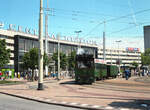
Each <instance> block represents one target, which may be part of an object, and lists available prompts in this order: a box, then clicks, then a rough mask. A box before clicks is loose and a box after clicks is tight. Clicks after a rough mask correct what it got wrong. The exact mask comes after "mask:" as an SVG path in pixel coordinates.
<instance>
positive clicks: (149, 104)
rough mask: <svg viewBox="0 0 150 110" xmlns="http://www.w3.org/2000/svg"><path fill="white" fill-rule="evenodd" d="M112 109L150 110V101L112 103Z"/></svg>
mask: <svg viewBox="0 0 150 110" xmlns="http://www.w3.org/2000/svg"><path fill="white" fill-rule="evenodd" d="M109 106H112V107H117V108H118V107H120V108H128V109H140V110H150V100H132V101H129V102H112V103H111V104H109Z"/></svg>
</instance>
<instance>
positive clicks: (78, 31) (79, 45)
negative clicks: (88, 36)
mask: <svg viewBox="0 0 150 110" xmlns="http://www.w3.org/2000/svg"><path fill="white" fill-rule="evenodd" d="M74 32H75V33H77V39H79V33H81V32H82V31H81V30H79V31H74ZM80 42H81V41H79V46H78V48H81V46H80Z"/></svg>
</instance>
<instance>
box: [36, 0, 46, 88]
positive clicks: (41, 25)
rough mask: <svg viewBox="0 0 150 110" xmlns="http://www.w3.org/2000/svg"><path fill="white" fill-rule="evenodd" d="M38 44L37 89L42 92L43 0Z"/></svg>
mask: <svg viewBox="0 0 150 110" xmlns="http://www.w3.org/2000/svg"><path fill="white" fill-rule="evenodd" d="M39 44H40V45H39V61H38V62H39V80H38V88H37V89H38V90H43V89H44V88H43V55H44V52H43V0H40V17H39Z"/></svg>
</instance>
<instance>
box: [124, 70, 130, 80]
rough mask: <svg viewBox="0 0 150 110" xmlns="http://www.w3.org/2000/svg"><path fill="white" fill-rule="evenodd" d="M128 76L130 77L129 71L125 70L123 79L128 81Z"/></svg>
mask: <svg viewBox="0 0 150 110" xmlns="http://www.w3.org/2000/svg"><path fill="white" fill-rule="evenodd" d="M129 75H130V70H129V69H128V68H127V69H126V70H125V78H126V80H128V79H129Z"/></svg>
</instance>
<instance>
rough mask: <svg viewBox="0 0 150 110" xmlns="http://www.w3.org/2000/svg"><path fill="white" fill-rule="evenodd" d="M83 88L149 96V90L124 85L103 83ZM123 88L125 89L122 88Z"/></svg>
mask: <svg viewBox="0 0 150 110" xmlns="http://www.w3.org/2000/svg"><path fill="white" fill-rule="evenodd" d="M82 86H83V87H88V88H94V89H103V90H112V91H122V92H130V93H145V94H150V91H149V90H143V89H137V88H134V87H143V86H141V85H140V86H137V85H135V86H133V85H132V86H130V85H124V84H122V85H121V84H116V85H115V84H109V83H105V82H101V83H94V84H93V85H82ZM123 86H125V88H124V87H123Z"/></svg>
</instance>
